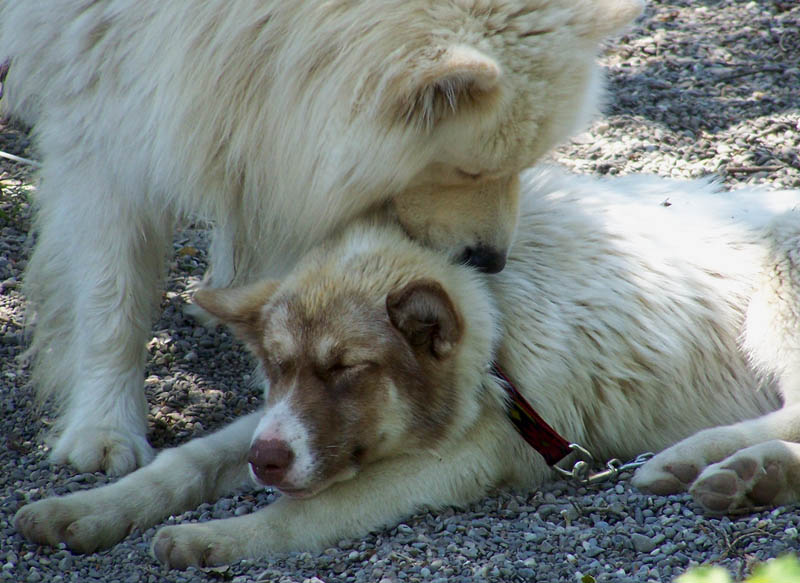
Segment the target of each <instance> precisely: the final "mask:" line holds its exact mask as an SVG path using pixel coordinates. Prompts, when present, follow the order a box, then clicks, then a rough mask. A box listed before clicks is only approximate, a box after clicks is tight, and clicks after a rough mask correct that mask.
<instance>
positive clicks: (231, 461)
mask: <svg viewBox="0 0 800 583" xmlns="http://www.w3.org/2000/svg"><path fill="white" fill-rule="evenodd" d="M523 189H524V191H525V192H526V195H525V196H524V197H523V211H522V218H521V224H520V229H519V233H518V238H517V240H516V242H515V244H514V246H513V248H512V251H511V255H510V257H509V262H508V266H507V268H506V269H505V271H503V272H502V273H501V274H498V275H496V276H492V277H486V276H483V275H481V274H479V273H477V272H476V271H474V270H472V269H470V268H467V267H463V266H456V265H453V264H451V263H450V262H449V261H448V260H447V259H446V258H445V257H443V256H442V255H441V254H437V253H435V252H433V251H430V250H428V249H426V248H424V247H422V246H420V245H419V244H418V243H415V242H413V241H411V240H409V239H408V237H407V236H406V235H405V234H404V233H403V232H402V231H401V230H400V229H399V228H398V227H396V226H394V225H393V224H386V223H385V222H383V221H381V220H378V219H376V220H374V221H372V222H366V223H363V224H359V225H357V226H354V227H352V228H350V229H349V230H348V231H347V232H346V233H345V234H344V235H342V236H340V237H339V238H337V239H335V240H331V241H329V242H327V243H325V244H323V245H322V246H321V247H319V248H318V249H316V250H315V251H313V252H311V253H310V254H309V255H308V256H307V257H306V258H305V259H304V260H303V261H302V262H301V263H300V264H299V265H298V267H297V268H296V269H295V270H293V271H292V273H291V274H290V275H289V276H288V277H287V278H286V279H284V280H282V281H264V282H261V283H256V284H251V285H250V286H248V287H243V288H240V289H235V290H219V291H211V290H206V291H202V292H198V294H197V297H196V300H197V302H198V303H199V304H200V305H201V306H202V307H204V308H205V309H206V310H208V311H209V312H210V313H212V314H214V315H215V316H217V317H219V318H220V319H222V320H223V321H225V322H227V324H228V325H229V326H231V327H232V328H233V329H234V330H235V331H236V333H237V334H238V335H239V337H240V338H242V339H243V340H244V341H245V342H246V344H247V346H248V347H249V348H250V350H252V352H253V353H254V355H255V356H256V357H257V359H258V361H259V363H260V365H261V368H262V369H263V372H264V375H265V378H266V379H268V380H267V381H266V391H265V395H266V396H265V398H266V406H265V410H264V411H263V412H260V413H254V414H251V415H249V416H247V417H245V418H243V419H240V420H238V421H236V422H235V423H233V424H232V425H230V426H229V427H227V428H225V429H223V430H221V431H219V432H218V433H215V434H212V435H210V436H208V437H204V438H200V439H196V440H193V441H190V442H189V443H187V444H185V445H183V446H181V447H178V448H175V449H171V450H167V451H164V452H163V453H161V454H160V455H159V456H158V457H157V458H156V460H155V461H154V462H153V463H152V464H151V465H149V466H146V467H144V468H142V469H140V470H138V471H137V472H135V473H133V474H132V475H130V476H129V477H126V478H124V479H122V480H121V481H119V482H117V483H115V484H113V485H110V486H105V487H103V488H100V489H98V490H92V491H89V492H80V493H76V494H71V495H69V496H66V497H63V498H52V499H47V500H43V501H40V502H36V503H34V504H31V505H29V506H26V507H24V508H22V509H21V510H20V511H19V513H18V514H17V517H16V525H17V528H18V529H19V530H20V531H21V532H22V534H24V535H25V536H26V537H28V538H29V539H31V540H33V541H36V542H39V543H47V544H57V543H59V542H65V543H66V544H67V545H68V546H69V547H70V548H71V549H74V550H77V551H81V552H92V551H94V550H96V549H100V548H103V547H107V546H109V545H112V544H114V543H115V542H116V541H118V540H120V539H121V538H123V537H124V536H126V534H127V533H128V532H129V531H130V529H131V528H132V527H139V528H145V527H148V526H150V525H152V524H155V523H157V522H158V521H160V520H161V519H163V518H164V517H165V516H168V515H170V514H174V513H177V512H179V511H181V510H183V509H186V508H190V507H192V506H195V505H197V504H199V503H200V502H202V501H204V500H212V499H214V498H216V497H218V496H220V495H221V494H223V493H225V492H227V491H229V490H231V489H232V488H233V487H234V486H237V485H239V484H241V483H242V482H243V481H244V480H246V478H247V477H248V474H251V475H252V477H254V478H255V480H256V482H258V483H260V484H262V485H269V486H272V487H274V488H276V489H278V490H280V491H281V492H282V493H283V494H284V495H283V496H281V497H279V498H278V500H277V501H276V502H274V503H272V504H270V505H268V506H267V507H266V508H263V509H261V510H259V511H257V512H255V513H253V514H250V515H246V516H241V517H236V518H230V519H226V520H217V521H211V522H206V523H199V524H185V525H178V526H169V527H165V528H163V529H161V530H160V531H159V533H158V534H157V536H156V538H155V541H154V543H153V549H154V552H155V555H156V556H157V557H158V559H159V560H160V561H161V562H163V563H165V564H167V565H169V566H171V567H186V566H188V565H214V564H219V563H225V562H229V561H233V560H236V559H239V558H242V557H249V556H259V555H264V554H271V553H276V552H284V551H290V550H301V549H318V548H320V547H324V546H325V545H330V544H332V543H335V542H336V541H337V540H338V539H340V538H343V537H357V536H360V535H364V534H366V533H367V532H368V531H370V530H372V529H376V528H380V527H382V526H385V525H389V524H392V523H394V522H396V521H398V520H400V519H402V518H403V517H406V516H408V515H409V514H411V513H413V512H415V511H417V510H418V509H420V508H425V507H427V508H434V509H435V508H441V507H444V506H448V505H463V504H465V503H468V502H470V501H473V500H476V499H479V498H480V497H482V496H484V495H486V493H487V492H488V491H489V490H490V489H491V488H494V487H498V486H512V487H516V488H522V489H532V488H536V487H537V486H538V485H539V484H541V483H542V482H543V481H544V480H546V479H548V478H551V477H552V475H553V472H552V470H551V469H550V468H549V467H548V466H547V464H546V463H545V462H544V460H543V458H542V457H541V456H540V455H539V454H538V453H536V451H535V450H534V449H532V448H531V447H529V446H528V445H527V444H526V443H525V442H524V441H523V439H521V437H520V435H518V434H517V432H516V430H515V428H514V426H513V425H512V423H511V422H510V421H509V419H508V417H507V411H506V408H507V396H506V391H505V389H504V387H503V384H502V383H501V382H500V381H498V380H497V378H496V377H495V376H494V375H493V374H492V373H491V372H490V364H491V363H492V362H493V361H496V362H497V363H499V365H500V367H502V369H504V371H505V372H506V373H507V375H508V376H509V377H510V378H512V379H514V380H515V381H516V382H517V383H518V389H519V391H520V392H521V393H522V394H523V395H524V397H525V398H526V399H527V400H528V401H529V402H530V403H532V404H533V406H534V407H535V408H536V410H537V411H538V412H539V414H540V415H541V416H542V417H543V418H544V419H545V420H546V421H547V422H549V423H550V424H551V425H552V426H554V427H555V428H556V429H557V430H558V431H559V432H560V433H561V434H562V435H565V436H567V437H568V438H569V439H570V440H573V441H576V442H579V443H581V444H583V445H584V446H586V447H588V448H589V449H591V450H592V451H593V452H595V454H596V455H598V456H602V458H604V459H605V458H610V457H619V458H629V457H632V456H634V455H636V454H638V453H640V452H643V451H646V450H653V451H658V450H663V449H664V448H670V446H673V445H674V444H676V443H677V445H675V446H674V447H672V448H670V449H667V450H666V451H665V452H663V453H661V454H660V455H659V456H657V457H656V458H654V459H653V460H651V461H650V462H649V463H648V464H647V465H646V466H645V467H643V468H641V469H640V471H639V473H638V474H637V476H636V477H635V481H636V484H637V485H638V486H639V487H641V488H645V489H651V490H655V491H659V492H667V491H678V490H680V489H683V488H686V487H688V486H689V485H690V484H692V482H693V484H692V491H693V493H694V494H695V496H696V497H697V499H698V500H699V502H700V503H701V504H704V505H705V506H706V507H708V508H710V509H712V510H717V511H724V510H727V509H730V508H734V507H747V506H749V505H752V504H780V503H784V502H788V501H791V500H797V499H798V498H800V480H797V479H795V478H796V475H797V472H798V468H800V455H798V450H800V445H798V442H800V421H798V420H800V415H798V407H800V403H799V402H798V396H800V395H799V393H800V391H798V386H797V384H796V381H797V379H798V377H797V376H796V375H793V373H796V371H797V370H798V365H800V342H798V340H800V210H798V206H797V205H798V204H800V192H775V193H769V192H761V191H757V192H752V191H742V192H736V193H724V194H720V193H717V192H715V191H714V188H713V187H712V186H710V185H708V184H706V183H696V182H688V183H683V182H673V181H666V180H660V179H655V178H623V179H617V180H613V181H599V180H593V179H586V178H578V177H568V176H562V175H559V174H556V173H552V172H537V173H530V174H529V175H527V176H526V177H524V181H523ZM667 198H668V199H669V201H670V203H671V204H669V205H664V204H662V203H663V201H664V200H665V199H667ZM781 397H782V398H783V399H784V400H785V405H784V406H783V408H782V409H778V407H779V406H780V398H781ZM748 419H753V420H751V421H746V420H748ZM717 426H722V427H717ZM709 428H711V429H709ZM699 431H700V432H701V433H697V432H699ZM694 434H696V435H695V436H694V437H691V436H692V435H694ZM684 438H687V439H686V441H682V442H681V441H680V440H682V439H684ZM778 440H787V441H788V442H791V443H787V442H784V441H778ZM679 442H680V443H679ZM749 446H753V447H749ZM728 456H732V457H730V458H728ZM726 458H728V459H726ZM248 462H249V463H248ZM715 462H721V463H718V464H717V465H711V464H714V463H715Z"/></svg>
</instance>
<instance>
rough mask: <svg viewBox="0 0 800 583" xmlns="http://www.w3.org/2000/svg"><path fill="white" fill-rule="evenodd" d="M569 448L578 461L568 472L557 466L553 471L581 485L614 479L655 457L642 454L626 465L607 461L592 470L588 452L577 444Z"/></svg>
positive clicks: (592, 464) (612, 460)
mask: <svg viewBox="0 0 800 583" xmlns="http://www.w3.org/2000/svg"><path fill="white" fill-rule="evenodd" d="M569 448H570V449H571V450H572V451H573V452H575V453H576V454H577V455H578V458H579V459H578V461H576V462H575V463H574V464H573V465H572V468H571V469H569V470H567V469H565V468H563V467H561V466H559V465H558V464H556V465H554V466H553V469H554V470H556V471H557V472H558V473H559V474H561V475H562V476H565V477H567V478H570V479H572V480H575V481H577V482H580V483H581V484H596V483H597V482H603V481H605V480H610V479H612V478H616V477H617V475H619V473H620V472H624V471H627V470H635V469H636V468H638V467H640V466H643V465H644V464H645V463H647V460H649V459H650V458H651V457H653V456H654V455H655V454H653V453H652V452H647V453H643V454H640V455H638V456H636V458H634V459H633V460H631V461H629V462H627V463H622V461H621V460H619V459H617V458H613V459H610V460H608V461H607V462H606V463H605V466H604V467H603V468H602V469H599V470H593V468H594V467H596V465H597V464H596V462H595V458H594V456H593V455H592V454H591V453H590V452H589V450H587V449H586V448H585V447H583V446H582V445H580V444H577V443H570V444H569Z"/></svg>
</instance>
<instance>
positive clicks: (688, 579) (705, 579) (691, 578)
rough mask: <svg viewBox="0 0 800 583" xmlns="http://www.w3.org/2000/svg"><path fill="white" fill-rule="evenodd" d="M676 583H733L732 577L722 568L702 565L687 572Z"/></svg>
mask: <svg viewBox="0 0 800 583" xmlns="http://www.w3.org/2000/svg"><path fill="white" fill-rule="evenodd" d="M675 583H731V576H730V575H729V574H728V572H727V571H726V570H725V569H723V568H722V567H714V566H711V565H702V566H700V567H695V568H694V569H690V570H688V571H686V573H684V574H683V575H681V576H680V577H678V578H677V579H675Z"/></svg>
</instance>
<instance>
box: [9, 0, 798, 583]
mask: <svg viewBox="0 0 800 583" xmlns="http://www.w3.org/2000/svg"><path fill="white" fill-rule="evenodd" d="M603 60H604V64H605V65H606V67H607V69H608V74H609V78H610V84H609V88H610V100H609V104H608V106H607V108H606V115H605V117H603V119H601V120H598V121H597V122H596V123H595V124H594V125H593V126H592V128H591V130H590V131H589V132H587V133H585V134H582V135H581V136H578V137H577V138H576V139H575V140H573V142H572V143H571V144H569V145H567V146H566V147H564V148H562V149H560V150H559V151H558V152H557V153H556V154H555V155H554V159H556V160H557V161H559V162H560V163H563V164H565V165H567V166H569V167H571V168H573V169H575V170H576V171H579V172H584V173H595V174H608V175H613V174H627V173H632V172H648V173H655V174H659V175H663V176H673V177H696V176H705V175H708V174H717V175H719V176H720V177H721V178H722V179H723V180H724V182H725V184H726V185H728V186H730V187H732V188H735V187H737V186H740V185H743V184H754V183H758V184H768V185H772V186H774V187H795V188H800V159H799V158H798V153H800V148H799V146H800V92H799V91H798V88H800V70H799V69H798V67H799V66H800V65H798V63H800V4H798V3H797V2H796V0H786V1H778V0H758V1H757V2H745V1H734V0H721V1H712V0H704V1H700V0H695V1H683V2H673V1H667V0H664V1H660V2H653V3H652V4H651V5H650V6H649V7H648V9H647V12H646V14H645V16H644V18H643V19H642V20H641V21H640V24H639V25H638V26H636V27H635V28H634V29H632V31H631V32H630V34H628V35H627V36H625V37H624V38H622V39H621V40H620V42H618V43H615V44H614V46H613V48H610V49H609V51H608V52H607V54H606V55H604V58H603ZM19 130H20V129H19V128H15V127H12V126H10V125H8V124H7V125H5V126H1V125H0V150H5V151H7V152H11V153H14V154H17V155H23V156H28V157H35V155H36V154H35V151H32V150H30V144H29V142H28V140H27V138H26V136H25V135H24V133H23V132H21V131H19ZM28 171H29V169H28V168H27V167H23V166H19V165H16V164H11V163H7V162H0V187H2V196H0V229H2V234H1V235H0V367H1V370H0V392H1V393H2V405H1V406H2V417H1V418H0V424H2V435H3V439H4V444H3V446H2V447H0V463H2V468H3V471H2V473H0V530H1V531H2V533H0V580H10V581H21V582H32V583H35V582H37V581H54V582H56V581H81V582H88V581H107V582H111V581H118V582H120V583H122V582H125V583H136V582H139V581H141V582H156V581H208V582H219V581H236V582H247V581H279V582H281V583H289V582H298V583H300V582H313V583H319V582H320V581H324V582H339V581H371V582H381V583H385V582H389V581H440V582H444V581H472V580H481V581H482V580H486V581H504V582H506V581H540V582H546V581H580V580H582V579H581V577H583V576H584V575H589V576H591V577H593V578H594V579H595V580H596V581H620V582H622V581H636V582H640V581H641V582H661V581H664V582H666V581H672V580H673V578H674V577H675V576H677V575H678V574H679V573H681V572H683V571H684V570H686V569H687V568H688V567H689V566H691V565H694V564H697V563H706V562H711V563H716V564H722V565H724V566H726V567H727V568H728V569H729V570H731V571H732V572H733V573H734V574H735V575H736V576H737V577H741V576H743V575H744V574H746V573H748V572H749V570H750V569H751V567H752V565H753V564H754V563H755V562H758V561H762V560H765V559H769V558H772V557H776V556H778V555H780V554H782V553H784V552H785V551H787V550H792V549H797V548H798V545H799V544H800V542H799V541H798V530H797V529H798V522H800V510H799V509H798V508H797V507H782V508H778V509H775V510H771V511H764V512H759V513H755V514H749V515H743V516H737V517H731V518H712V517H708V516H704V515H702V514H700V513H699V510H698V508H697V507H696V506H695V505H694V504H693V503H692V501H691V500H690V499H689V498H688V497H687V496H669V497H655V496H646V495H642V494H640V493H639V492H637V491H636V490H634V489H633V488H632V487H631V486H630V484H629V481H628V479H627V478H628V477H629V476H628V475H625V474H623V476H622V479H620V480H618V481H615V482H611V483H606V484H603V485H600V486H590V487H579V486H576V485H573V484H569V483H565V482H556V483H553V484H551V485H549V486H547V487H545V488H543V489H542V490H541V491H539V492H536V493H533V494H530V495H515V494H513V493H508V492H505V493H498V494H497V495H496V496H494V497H491V498H488V499H486V500H484V501H483V502H481V503H479V504H475V505H473V506H471V507H469V508H467V509H464V510H460V511H453V510H450V511H447V512H444V513H440V514H438V515H432V514H428V513H423V514H419V515H417V516H414V517H413V518H409V519H408V520H407V521H406V523H405V524H401V525H399V526H398V527H396V528H394V529H391V530H388V531H385V532H380V533H377V534H374V535H371V536H369V537H367V538H366V539H364V540H354V541H343V542H341V543H339V545H338V546H337V547H335V548H331V549H328V550H327V551H325V552H324V553H322V554H321V555H311V554H307V553H303V554H298V555H292V556H289V557H285V558H281V559H278V560H260V561H244V562H241V563H238V564H235V565H232V566H230V567H225V568H221V569H209V570H202V571H201V570H190V571H188V572H184V573H180V572H165V571H163V570H162V569H161V568H160V567H159V566H158V564H157V563H156V562H155V561H154V560H153V559H152V558H151V557H150V555H149V553H148V545H149V541H150V540H151V539H152V537H153V534H154V532H155V529H150V530H148V531H146V532H144V533H134V534H133V535H132V536H130V537H128V538H127V539H126V540H125V541H124V542H123V543H121V544H119V545H117V546H116V547H114V548H113V549H111V550H110V551H107V552H103V553H98V554H94V555H90V556H86V557H84V556H74V555H72V554H70V553H69V552H68V551H66V550H64V549H50V548H40V547H37V546H35V545H31V544H28V543H26V542H24V541H23V540H22V539H21V538H20V537H19V536H18V535H17V534H16V533H15V532H14V529H13V527H12V517H13V514H14V512H15V511H16V510H17V509H18V508H19V507H20V506H21V505H22V504H23V503H25V502H27V501H31V500H37V499H40V498H42V497H45V496H49V495H52V494H62V493H65V492H70V491H75V490H79V489H84V488H90V487H93V486H95V485H97V484H101V483H104V482H106V481H107V479H106V478H105V476H103V475H101V474H81V475H77V474H75V473H74V472H72V471H71V470H70V469H67V468H52V467H50V466H49V465H48V463H47V459H46V453H47V450H46V448H45V447H44V446H43V445H42V438H43V433H44V431H45V430H46V428H47V426H48V423H49V418H48V416H47V412H46V411H45V412H39V411H36V410H35V409H34V408H33V406H32V404H31V402H32V392H31V390H30V388H29V387H27V386H26V381H27V371H26V370H25V368H24V365H23V364H21V363H20V361H19V360H18V357H19V355H20V354H21V352H22V349H23V346H24V337H23V331H22V320H23V310H24V307H25V302H24V298H23V297H22V296H21V295H20V291H19V288H18V280H19V279H20V277H21V273H22V270H23V269H24V267H25V261H26V257H27V255H28V252H29V245H30V242H29V239H28V238H27V237H26V232H27V231H28V229H29V225H30V211H29V205H28V202H27V201H28V195H29V194H30V193H31V192H32V190H33V189H32V187H31V186H30V180H31V179H30V175H29V174H27V172H28ZM206 235H207V233H206V231H205V230H204V229H203V228H202V227H201V226H198V225H189V226H187V228H186V229H185V230H183V231H182V232H181V233H179V235H178V236H177V237H176V239H175V249H176V256H175V257H176V258H175V260H174V261H173V263H172V269H171V272H170V277H169V291H168V292H167V293H166V294H165V296H164V299H163V305H162V307H163V308H164V312H163V315H162V317H161V319H160V320H159V321H158V323H157V324H156V326H155V328H154V335H153V339H152V341H151V342H150V344H149V351H150V361H149V364H148V368H147V380H146V385H147V392H148V398H149V402H150V404H151V408H150V412H151V416H150V422H151V439H152V442H153V443H154V444H155V445H157V446H158V447H163V446H168V445H174V444H177V443H179V442H181V441H184V440H185V439H187V438H189V437H191V436H194V435H201V434H203V433H205V432H207V431H210V430H212V429H214V428H216V427H218V426H219V425H220V424H222V423H224V422H225V421H226V420H229V419H231V418H233V417H235V416H237V415H240V414H241V413H243V412H245V411H249V410H252V409H253V408H255V407H256V406H257V404H258V401H259V395H258V391H256V390H255V389H254V388H253V387H251V386H250V384H249V383H248V382H247V379H248V378H249V376H248V373H249V371H250V364H249V360H248V358H247V356H246V355H245V354H244V353H243V352H242V350H241V347H240V346H239V345H238V344H237V343H236V342H234V341H233V340H232V338H231V337H230V335H229V334H228V333H227V332H225V331H223V330H221V329H218V330H215V331H209V330H206V329H204V328H202V327H199V326H198V325H196V323H195V322H193V321H192V320H191V319H189V318H186V317H184V316H183V314H182V305H183V303H184V299H185V295H184V290H185V288H186V286H187V284H189V283H190V282H192V281H193V280H195V279H196V278H198V277H199V276H200V275H201V273H202V271H203V268H204V261H205V251H204V249H205V242H206ZM243 379H244V382H243ZM268 501H269V498H268V496H267V495H265V494H263V493H253V492H241V493H239V494H238V495H235V496H232V497H229V498H225V499H223V500H221V501H220V502H218V503H217V504H215V505H204V506H203V507H201V508H200V509H198V510H197V511H194V512H188V513H186V514H184V515H182V516H179V517H175V518H174V520H175V521H189V520H207V519H209V518H216V517H222V516H228V515H231V514H232V513H236V514H241V513H245V512H249V511H251V510H252V509H253V508H255V507H256V506H258V505H263V504H265V503H267V502H268ZM585 580H586V581H591V579H585Z"/></svg>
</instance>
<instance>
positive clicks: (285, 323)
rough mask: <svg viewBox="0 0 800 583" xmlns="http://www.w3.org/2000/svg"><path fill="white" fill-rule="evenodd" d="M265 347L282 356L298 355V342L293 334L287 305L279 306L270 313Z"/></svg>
mask: <svg viewBox="0 0 800 583" xmlns="http://www.w3.org/2000/svg"><path fill="white" fill-rule="evenodd" d="M264 347H265V348H266V349H268V350H272V351H274V352H275V353H277V354H280V355H287V354H295V353H296V349H297V340H296V338H295V335H294V334H292V331H291V326H290V323H289V309H288V308H287V307H286V306H285V305H280V306H277V307H275V308H274V309H273V310H272V311H271V312H270V318H269V326H268V327H267V333H266V337H265V346H264Z"/></svg>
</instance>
